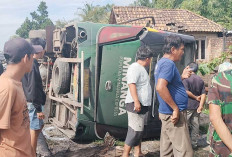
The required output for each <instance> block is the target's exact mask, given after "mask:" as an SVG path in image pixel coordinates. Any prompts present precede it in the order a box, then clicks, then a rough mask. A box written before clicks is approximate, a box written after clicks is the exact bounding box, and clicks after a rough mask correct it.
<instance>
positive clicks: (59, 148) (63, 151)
mask: <svg viewBox="0 0 232 157" xmlns="http://www.w3.org/2000/svg"><path fill="white" fill-rule="evenodd" d="M200 122H201V123H204V125H205V124H207V123H208V117H207V116H203V119H201V120H200ZM43 134H44V137H45V138H46V139H45V140H43V136H40V139H39V143H38V150H37V152H38V153H40V154H41V155H37V156H38V157H39V156H47V157H48V156H49V157H119V156H121V155H122V152H123V141H117V142H116V146H112V147H110V146H106V145H105V144H104V141H103V140H97V141H94V142H91V143H83V142H82V143H80V142H79V143H76V142H73V141H72V140H70V139H69V138H68V137H66V136H65V135H64V134H63V133H62V132H60V131H59V130H58V129H57V128H56V127H55V126H53V125H51V124H46V125H45V127H44V129H43ZM44 141H46V143H47V145H48V147H46V143H45V142H44ZM198 144H199V145H200V147H199V148H197V149H195V150H194V152H195V153H194V156H195V157H206V156H208V151H209V146H208V145H207V143H206V134H205V131H204V132H203V134H201V136H200V137H199V141H198ZM142 152H143V153H144V154H146V157H159V139H149V140H145V141H143V142H142ZM132 154H133V151H132V152H131V156H133V155H132Z"/></svg>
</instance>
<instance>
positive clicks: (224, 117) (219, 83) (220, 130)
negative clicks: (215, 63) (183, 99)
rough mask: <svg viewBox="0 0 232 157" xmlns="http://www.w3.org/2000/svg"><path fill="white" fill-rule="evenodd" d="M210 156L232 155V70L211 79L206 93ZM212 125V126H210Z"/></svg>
mask: <svg viewBox="0 0 232 157" xmlns="http://www.w3.org/2000/svg"><path fill="white" fill-rule="evenodd" d="M208 104H209V112H210V121H211V123H212V125H210V127H209V135H210V136H209V142H210V155H209V156H210V157H213V156H216V157H219V156H227V157H232V134H231V133H232V70H231V69H230V70H226V71H223V72H220V73H218V75H217V76H215V77H213V79H212V86H211V88H210V90H209V94H208ZM212 126H213V127H214V128H212Z"/></svg>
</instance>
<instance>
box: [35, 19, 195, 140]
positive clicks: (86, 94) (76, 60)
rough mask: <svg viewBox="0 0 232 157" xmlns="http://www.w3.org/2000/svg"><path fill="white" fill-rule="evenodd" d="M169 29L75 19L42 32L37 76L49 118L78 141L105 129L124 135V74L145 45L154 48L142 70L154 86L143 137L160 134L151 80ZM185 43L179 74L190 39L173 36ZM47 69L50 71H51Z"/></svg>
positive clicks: (189, 54)
mask: <svg viewBox="0 0 232 157" xmlns="http://www.w3.org/2000/svg"><path fill="white" fill-rule="evenodd" d="M170 34H173V33H170V32H164V31H159V30H155V29H152V28H146V27H133V26H122V25H109V24H94V23H88V22H86V23H75V24H70V25H67V26H65V27H64V28H61V29H54V28H53V27H48V28H47V30H46V40H47V53H46V56H45V58H44V60H43V61H42V62H41V66H40V69H41V74H42V78H43V81H44V86H45V91H46V92H47V94H48V98H49V99H48V101H47V104H46V105H48V106H49V109H50V115H49V117H50V121H51V122H52V123H54V124H56V125H57V126H58V127H59V128H60V129H61V130H62V131H63V132H64V133H65V134H67V135H69V136H70V135H71V137H72V138H74V139H78V140H91V139H96V138H103V137H104V136H105V134H106V133H107V132H109V133H110V134H111V135H112V136H114V137H116V138H121V139H122V138H125V136H126V132H127V114H126V109H125V98H126V93H127V89H128V86H127V83H126V73H127V69H128V67H129V65H130V64H131V63H133V62H134V61H135V59H136V51H137V49H138V48H139V47H140V46H141V45H143V44H146V45H148V46H150V47H151V48H152V50H153V51H154V57H153V59H152V62H151V65H150V67H149V68H148V69H147V71H148V73H149V76H150V80H151V85H152V88H153V98H152V100H153V101H152V106H151V107H150V109H149V113H148V115H147V116H148V122H147V125H146V126H145V134H144V138H148V137H154V136H159V133H160V127H161V122H160V120H159V118H158V102H157V99H156V95H155V89H154V84H155V82H154V81H155V80H154V78H153V74H154V67H155V64H156V62H157V61H158V60H159V58H161V57H162V55H163V53H162V47H163V44H164V37H165V36H167V35H170ZM177 35H178V36H180V37H181V38H183V40H184V41H185V53H184V55H183V57H182V60H181V61H180V62H179V63H178V64H177V67H178V69H179V71H180V72H182V70H183V69H184V67H185V66H186V65H187V64H188V63H189V62H191V61H193V60H194V53H195V39H194V37H192V36H187V35H182V34H177ZM50 73H51V75H50Z"/></svg>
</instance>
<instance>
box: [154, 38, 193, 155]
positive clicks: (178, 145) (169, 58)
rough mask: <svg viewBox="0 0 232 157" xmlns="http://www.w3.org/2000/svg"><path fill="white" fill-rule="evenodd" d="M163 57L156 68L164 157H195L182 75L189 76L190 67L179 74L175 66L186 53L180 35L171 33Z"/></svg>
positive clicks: (161, 147) (161, 144)
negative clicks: (188, 123)
mask: <svg viewBox="0 0 232 157" xmlns="http://www.w3.org/2000/svg"><path fill="white" fill-rule="evenodd" d="M163 52H164V56H163V57H162V58H161V59H160V60H159V61H158V63H157V64H156V68H155V82H156V90H157V97H158V101H159V117H160V119H161V122H162V128H161V139H160V156H161V157H167V156H168V157H169V156H170V157H171V156H173V155H174V156H176V157H192V156H193V150H192V147H191V142H190V137H189V131H188V125H187V117H186V116H187V113H186V109H187V104H188V95H187V93H186V91H185V88H184V85H183V83H182V80H181V79H182V78H188V77H189V75H190V72H189V70H188V67H187V68H185V69H184V71H183V74H182V76H180V74H179V72H178V69H177V67H176V65H175V62H176V61H180V59H181V57H182V55H183V54H184V42H183V40H182V39H181V37H179V36H176V35H170V36H167V37H166V38H165V44H164V48H163Z"/></svg>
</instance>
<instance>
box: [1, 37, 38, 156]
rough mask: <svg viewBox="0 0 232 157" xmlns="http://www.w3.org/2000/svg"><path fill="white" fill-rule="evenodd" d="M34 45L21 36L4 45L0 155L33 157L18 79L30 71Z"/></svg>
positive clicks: (24, 102) (23, 96) (23, 98)
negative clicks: (4, 60) (4, 62)
mask: <svg viewBox="0 0 232 157" xmlns="http://www.w3.org/2000/svg"><path fill="white" fill-rule="evenodd" d="M34 53H35V50H34V48H33V47H32V45H31V44H30V43H28V42H27V41H26V40H25V39H23V38H14V39H11V40H9V41H7V42H6V43H5V45H4V56H5V58H6V61H7V62H8V66H7V69H6V71H5V72H4V73H3V74H2V75H1V76H0V154H1V157H7V156H10V157H19V156H20V157H34V156H35V154H34V153H33V150H32V148H31V137H30V130H29V126H30V121H29V115H28V109H27V103H26V98H25V95H24V92H23V88H22V83H21V79H22V77H23V76H24V74H25V73H28V72H30V71H31V68H32V63H33V54H34Z"/></svg>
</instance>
